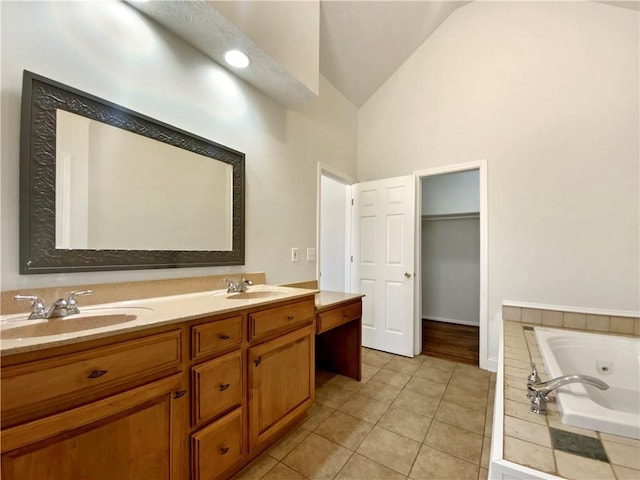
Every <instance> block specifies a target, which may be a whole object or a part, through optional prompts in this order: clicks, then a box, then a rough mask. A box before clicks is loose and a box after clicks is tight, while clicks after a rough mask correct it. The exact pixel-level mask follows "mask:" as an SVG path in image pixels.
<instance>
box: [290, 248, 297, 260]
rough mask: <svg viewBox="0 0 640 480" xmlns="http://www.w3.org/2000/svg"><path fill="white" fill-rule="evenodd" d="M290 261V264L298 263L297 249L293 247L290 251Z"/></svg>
mask: <svg viewBox="0 0 640 480" xmlns="http://www.w3.org/2000/svg"><path fill="white" fill-rule="evenodd" d="M291 261H292V262H297V261H298V247H293V248H292V249H291Z"/></svg>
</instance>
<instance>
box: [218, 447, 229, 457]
mask: <svg viewBox="0 0 640 480" xmlns="http://www.w3.org/2000/svg"><path fill="white" fill-rule="evenodd" d="M218 452H220V455H226V454H227V453H228V452H229V447H220V448H219V449H218Z"/></svg>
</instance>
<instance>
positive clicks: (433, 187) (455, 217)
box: [418, 168, 482, 365]
mask: <svg viewBox="0 0 640 480" xmlns="http://www.w3.org/2000/svg"><path fill="white" fill-rule="evenodd" d="M419 185H420V205H419V206H420V233H419V237H420V242H419V243H418V246H419V250H420V255H419V256H420V277H419V278H420V286H419V287H418V290H419V292H418V293H419V297H420V301H419V311H420V312H421V314H420V323H421V327H422V328H421V330H422V334H421V336H420V338H421V340H422V348H421V351H422V353H423V354H425V355H430V356H435V357H439V358H446V359H448V360H452V361H457V362H461V363H468V364H472V365H478V364H479V363H480V362H479V358H480V323H481V321H480V320H481V303H482V302H481V250H482V249H481V222H480V209H481V207H480V198H481V195H480V169H479V168H472V169H467V170H459V171H453V172H446V173H440V174H432V175H427V176H421V177H420V183H419Z"/></svg>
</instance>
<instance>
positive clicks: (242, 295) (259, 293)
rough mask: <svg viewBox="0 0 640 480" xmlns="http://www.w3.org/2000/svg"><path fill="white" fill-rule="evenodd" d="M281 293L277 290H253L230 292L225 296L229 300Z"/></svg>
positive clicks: (273, 295) (264, 296)
mask: <svg viewBox="0 0 640 480" xmlns="http://www.w3.org/2000/svg"><path fill="white" fill-rule="evenodd" d="M279 295H282V292H281V291H278V290H254V291H251V290H249V291H246V292H238V293H232V294H230V295H229V296H228V297H227V298H228V299H231V300H251V299H252V298H270V297H277V296H279Z"/></svg>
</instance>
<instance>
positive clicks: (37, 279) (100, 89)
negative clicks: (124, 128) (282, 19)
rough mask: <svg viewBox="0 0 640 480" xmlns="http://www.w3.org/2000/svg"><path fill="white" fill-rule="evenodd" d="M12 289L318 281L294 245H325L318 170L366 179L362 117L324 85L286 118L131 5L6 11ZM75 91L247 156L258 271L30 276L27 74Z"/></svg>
mask: <svg viewBox="0 0 640 480" xmlns="http://www.w3.org/2000/svg"><path fill="white" fill-rule="evenodd" d="M0 9H1V10H0V14H1V22H2V24H1V35H2V37H1V40H2V51H1V54H2V58H1V62H2V64H1V67H2V73H1V74H2V77H1V79H2V105H1V120H2V121H1V123H2V125H1V140H2V145H1V162H2V164H1V173H0V177H1V182H2V189H1V194H0V195H1V209H2V211H1V213H2V220H1V226H2V232H1V237H2V238H1V240H2V246H1V247H2V250H1V253H2V257H1V269H2V276H1V279H2V285H1V289H2V290H11V289H25V291H28V288H29V287H40V286H57V285H60V286H64V285H75V284H82V283H104V282H119V281H125V280H126V281H132V280H148V279H160V278H175V277H188V276H198V275H209V274H224V273H229V272H243V271H264V272H266V273H267V281H269V282H274V283H277V282H288V281H299V280H307V279H310V278H314V277H315V264H314V263H313V262H298V263H291V261H290V250H291V247H299V248H300V251H306V247H315V242H316V184H317V162H318V161H322V162H324V163H326V164H329V165H330V166H331V167H333V168H335V169H336V170H339V171H342V172H345V174H348V175H351V176H353V177H355V176H356V175H355V174H356V164H355V162H356V138H357V132H356V127H357V113H356V110H355V107H353V105H351V104H350V103H349V102H348V101H347V100H346V99H345V98H344V97H342V95H340V94H339V93H338V92H337V91H336V90H335V89H334V88H333V87H332V86H331V85H330V84H329V83H328V82H327V81H326V80H325V79H324V78H323V77H321V78H320V96H319V98H317V99H315V100H312V101H311V102H309V103H306V104H303V105H301V106H299V107H297V108H295V109H284V108H283V107H281V106H280V105H278V104H277V103H275V102H274V101H272V100H271V99H269V98H267V97H266V96H264V95H263V94H262V93H260V92H258V91H257V90H256V89H254V88H253V87H251V86H248V85H247V84H245V83H243V82H242V81H241V80H239V79H237V77H235V76H233V75H231V74H230V73H229V72H228V71H227V70H225V69H223V68H222V67H220V66H219V65H217V64H215V63H214V62H212V61H211V60H209V59H208V58H207V57H205V56H204V55H202V54H201V53H199V52H198V51H196V50H195V49H193V48H192V47H190V46H188V45H187V44H185V43H184V42H182V41H181V40H179V39H177V38H176V37H175V36H174V35H172V34H170V33H168V32H166V31H165V30H164V29H162V28H161V27H159V26H158V25H157V24H155V23H154V22H152V21H150V20H148V19H147V18H146V17H144V16H142V15H141V14H140V13H139V12H137V11H136V10H135V9H132V8H131V7H129V6H128V5H127V4H125V3H122V2H119V1H105V2H53V1H52V2H0ZM23 69H27V70H30V71H33V72H35V73H38V74H40V75H44V76H45V77H49V78H52V79H54V80H57V81H59V82H61V83H64V84H67V85H71V86H73V87H75V88H78V89H80V90H83V91H86V92H89V93H91V94H93V95H96V96H98V97H102V98H104V99H106V100H109V101H112V102H114V103H117V104H120V105H124V106H126V107H128V108H130V109H132V110H135V111H138V112H140V113H142V114H145V115H148V116H150V117H153V118H156V119H158V120H160V121H163V122H165V123H168V124H171V125H174V126H176V127H178V128H181V129H184V130H187V131H190V132H193V133H195V134H197V135H200V136H202V137H205V138H208V139H210V140H213V141H215V142H218V143H221V144H223V145H226V146H228V147H230V148H233V149H236V150H239V151H241V152H244V153H245V154H246V265H245V266H238V267H220V268H186V269H169V270H138V271H120V272H97V273H77V274H59V275H56V274H50V275H19V273H18V252H19V249H18V245H19V238H18V237H19V235H18V218H19V217H18V212H19V195H18V191H19V188H18V179H19V135H20V96H21V89H22V70H23Z"/></svg>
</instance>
